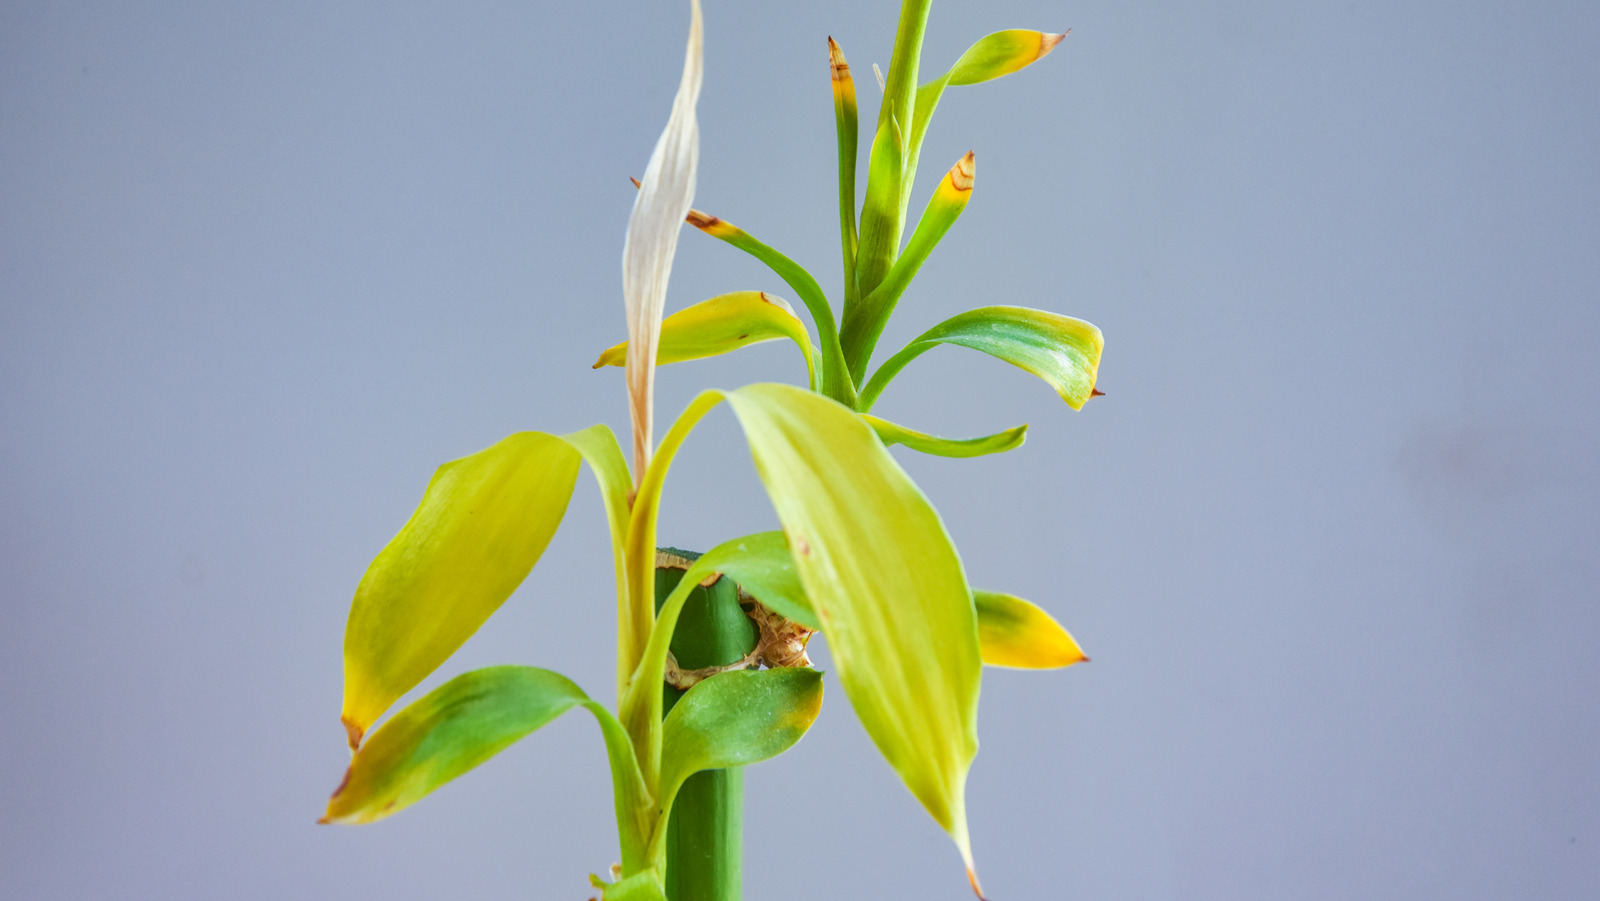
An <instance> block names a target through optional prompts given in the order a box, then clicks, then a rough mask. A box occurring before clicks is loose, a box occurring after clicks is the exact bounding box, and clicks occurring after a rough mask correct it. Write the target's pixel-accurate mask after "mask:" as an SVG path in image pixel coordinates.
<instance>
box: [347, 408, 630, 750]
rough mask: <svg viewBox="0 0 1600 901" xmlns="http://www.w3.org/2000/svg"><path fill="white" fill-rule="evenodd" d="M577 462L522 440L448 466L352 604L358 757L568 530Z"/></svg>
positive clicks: (528, 437) (558, 443)
mask: <svg viewBox="0 0 1600 901" xmlns="http://www.w3.org/2000/svg"><path fill="white" fill-rule="evenodd" d="M578 462H579V454H578V452H577V451H575V450H574V449H573V447H572V445H571V444H569V443H568V442H567V441H566V440H565V439H563V438H560V437H557V436H555V435H547V434H545V433H543V432H519V433H517V434H515V435H512V436H510V437H508V438H506V439H504V440H502V441H500V442H499V443H497V444H495V445H494V446H492V447H489V448H487V449H485V450H482V451H479V452H478V453H476V454H473V455H471V456H469V457H463V458H462V459H460V460H455V461H453V462H450V463H446V464H444V465H443V466H441V467H439V470H438V471H437V472H436V473H435V474H434V476H433V480H432V481H431V482H429V484H428V490H427V491H426V492H425V493H424V494H423V496H422V503H421V505H420V506H418V507H417V510H416V512H415V513H413V514H412V516H411V520H410V521H409V522H407V523H406V524H405V526H404V528H402V529H401V530H400V533H399V534H398V535H396V536H395V537H394V539H393V540H392V541H390V542H389V544H388V546H386V547H385V548H384V549H383V550H382V551H381V552H380V553H379V554H378V556H377V559H375V560H373V561H372V565H371V566H370V567H368V568H367V573H366V575H365V576H363V577H362V579H361V584H360V585H359V586H358V587H357V588H356V596H355V600H354V601H353V602H352V603H351V605H350V619H349V621H348V623H347V624H346V626H345V636H344V676H345V681H344V709H343V712H342V714H341V716H340V719H341V720H342V721H343V722H344V724H345V729H346V731H347V732H348V734H349V738H350V746H351V747H352V748H354V747H356V746H358V745H359V744H360V742H361V736H362V735H363V734H364V733H365V732H366V730H367V729H368V727H370V726H371V725H372V723H373V721H375V720H376V719H377V718H378V717H379V716H380V715H382V713H383V712H384V711H385V710H387V709H389V706H390V705H392V704H393V703H394V702H395V701H396V700H398V699H399V698H400V696H401V695H403V694H405V693H406V692H407V691H410V690H411V689H412V688H413V687H415V686H416V685H417V683H419V682H421V681H422V680H423V679H424V678H426V677H427V675H428V674H429V673H431V672H433V670H434V669H435V668H436V667H438V666H439V664H441V663H443V662H444V661H445V659H446V658H448V657H449V656H450V655H451V654H452V653H454V652H455V650H456V648H459V647H460V646H461V644H462V643H463V642H465V641H466V640H467V639H468V638H470V637H472V634H473V633H474V632H476V631H478V627H479V626H482V625H483V623H484V621H485V620H487V619H488V618H489V616H490V614H492V613H494V611H495V610H497V609H499V607H500V605H501V604H502V603H504V602H505V600H506V598H508V597H510V596H511V593H512V592H513V591H515V590H516V588H517V586H518V585H520V584H521V583H522V580H523V578H525V577H526V576H527V575H528V571H529V570H531V569H532V568H533V565H534V563H536V562H538V560H539V556H540V555H541V554H543V553H544V549H545V546H546V545H548V544H549V543H550V539H551V537H552V536H553V535H555V531H556V527H557V526H559V525H560V524H561V518H562V516H563V515H564V514H565V513H566V510H567V503H568V501H570V500H571V499H572V489H573V486H574V484H575V483H576V481H577V477H578ZM602 481H604V479H602Z"/></svg>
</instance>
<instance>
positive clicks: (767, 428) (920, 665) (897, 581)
mask: <svg viewBox="0 0 1600 901" xmlns="http://www.w3.org/2000/svg"><path fill="white" fill-rule="evenodd" d="M727 399H728V403H729V404H730V405H731V406H732V407H733V409H734V412H735V413H736V414H737V415H738V417H739V421H740V423H741V424H742V425H743V426H744V431H745V437H746V439H747V440H748V441H749V444H750V450H751V454H752V456H753V457H754V458H755V463H756V471H757V473H758V474H759V475H760V476H761V480H762V482H763V483H764V484H765V485H766V488H767V494H768V496H769V497H770V498H771V500H772V505H773V507H774V508H775V509H776V510H777V513H778V519H779V521H780V522H781V523H782V524H783V528H784V532H785V533H786V534H787V535H788V538H789V547H790V550H791V551H792V553H793V555H794V561H795V566H796V568H797V569H798V570H799V572H800V580H801V582H802V584H804V586H805V589H806V595H807V596H808V597H809V598H810V599H811V603H812V605H813V606H814V607H815V608H816V611H817V617H818V620H819V621H820V623H821V625H822V628H823V630H824V631H825V632H826V634H827V636H828V649H829V651H830V653H831V655H832V657H833V661H834V666H835V668H836V671H837V672H838V674H839V681H840V683H841V684H842V685H843V687H844V690H845V694H846V695H847V696H848V697H849V698H850V703H851V705H852V706H853V707H855V709H856V712H857V714H858V715H859V716H860V718H861V722H862V725H863V726H864V727H865V728H866V730H867V734H868V735H870V736H871V737H872V739H873V742H874V743H875V744H877V746H878V749H879V750H880V751H881V752H882V753H883V755H884V757H885V758H887V759H888V761H889V763H890V765H891V766H893V767H894V769H895V770H896V772H898V773H899V774H900V777H901V779H903V780H904V781H905V783H906V786H907V787H908V788H909V789H910V790H911V793H912V794H913V795H915V796H916V798H917V800H919V801H921V802H922V805H923V807H925V808H926V809H927V811H928V813H929V814H931V815H932V816H933V818H934V820H935V821H936V822H938V823H939V825H940V826H941V827H943V828H944V830H945V831H946V832H948V833H949V834H950V836H951V838H953V839H954V840H955V841H956V843H957V846H958V847H959V848H960V849H961V852H962V856H963V857H964V858H966V859H967V860H968V862H969V864H970V859H971V846H970V842H969V838H968V833H967V820H966V777H967V770H968V768H969V767H970V766H971V764H972V758H973V756H974V755H975V754H976V753H977V750H978V740H977V710H978V683H979V679H980V677H981V672H982V663H981V660H980V657H979V652H978V640H977V637H978V636H977V620H976V614H975V612H974V610H973V605H972V597H971V593H970V591H969V589H968V587H967V582H966V577H965V575H964V573H963V571H962V567H961V560H960V558H959V557H958V556H957V555H956V551H955V548H954V546H952V544H951V542H950V536H949V534H948V533H946V531H945V529H944V524H943V523H942V522H941V521H940V519H939V515H938V513H936V512H935V511H934V509H933V506H932V505H931V504H929V503H928V500H927V498H926V497H924V496H923V494H922V492H921V491H920V490H918V488H917V486H916V485H915V484H914V483H913V482H912V481H911V479H910V477H909V476H907V475H906V474H905V472H904V471H903V470H902V469H901V468H900V466H899V464H897V463H896V462H895V461H894V458H893V457H891V456H890V455H889V452H888V450H887V449H886V448H885V447H884V446H883V444H882V443H881V442H880V441H879V440H878V437H877V435H876V434H874V433H873V431H872V429H871V428H870V427H869V426H868V425H867V424H866V423H865V422H863V421H862V420H861V418H860V417H859V416H857V415H855V414H854V413H853V412H851V411H850V410H847V409H846V408H844V407H843V406H840V405H839V404H836V403H834V402H833V401H830V400H828V399H826V398H823V397H820V396H818V395H815V394H809V393H807V392H804V391H799V390H796V389H794V388H791V387H789V386H786V385H751V386H749V387H746V388H741V389H739V390H737V391H733V392H729V393H728V394H727Z"/></svg>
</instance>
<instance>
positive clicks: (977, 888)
mask: <svg viewBox="0 0 1600 901" xmlns="http://www.w3.org/2000/svg"><path fill="white" fill-rule="evenodd" d="M967 884H968V885H970V886H972V893H973V894H974V895H977V896H978V901H989V899H988V898H985V897H984V896H983V886H981V885H979V884H978V874H977V872H976V871H974V870H973V869H972V868H971V867H967Z"/></svg>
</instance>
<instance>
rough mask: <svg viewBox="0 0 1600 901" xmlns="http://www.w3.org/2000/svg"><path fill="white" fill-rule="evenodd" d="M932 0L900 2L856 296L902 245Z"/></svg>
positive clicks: (854, 365) (851, 337)
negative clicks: (914, 123)
mask: <svg viewBox="0 0 1600 901" xmlns="http://www.w3.org/2000/svg"><path fill="white" fill-rule="evenodd" d="M929 5H930V4H929V2H928V0H908V2H905V3H902V4H901V6H900V21H899V25H898V27H897V28H896V30H895V36H894V55H893V56H892V57H891V58H890V60H889V74H888V76H887V77H886V78H885V79H884V84H883V104H882V105H881V106H880V107H879V108H878V123H877V126H876V128H875V129H874V131H873V139H872V156H871V158H870V159H869V161H868V164H867V191H866V197H865V198H864V199H863V201H862V205H861V236H860V243H859V245H858V247H857V251H856V282H857V287H858V296H860V297H865V296H866V295H868V294H870V293H872V290H873V289H874V288H876V287H878V282H879V281H881V280H882V279H883V276H884V274H885V273H887V272H888V271H889V266H890V265H892V264H893V263H894V259H895V256H896V255H897V254H898V252H899V250H900V237H901V234H902V232H903V231H904V229H905V219H906V203H907V201H908V200H909V199H910V196H911V181H912V178H913V177H914V176H915V174H916V167H915V163H914V162H913V160H912V159H911V157H910V155H909V153H908V149H909V147H908V139H909V138H910V136H911V134H910V128H911V120H912V116H913V115H914V114H915V105H916V90H917V72H918V69H919V68H920V66H921V64H922V38H923V35H924V34H925V33H926V32H927V28H928V8H929ZM855 321H856V313H855V311H854V310H853V309H852V308H850V307H846V308H845V311H844V324H843V326H842V335H843V342H844V350H845V358H846V359H847V360H848V361H849V362H850V366H851V371H852V373H856V374H857V381H859V373H860V372H861V371H862V370H863V369H864V368H865V366H866V362H865V361H864V360H861V361H858V360H857V356H856V355H857V354H858V353H859V350H858V349H856V348H855V347H854V345H856V344H857V342H858V340H859V339H858V338H857V337H856V334H855V333H856V330H857V328H858V327H857V326H856V325H855V324H854V323H855Z"/></svg>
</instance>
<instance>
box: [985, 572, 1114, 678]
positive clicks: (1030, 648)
mask: <svg viewBox="0 0 1600 901" xmlns="http://www.w3.org/2000/svg"><path fill="white" fill-rule="evenodd" d="M972 600H973V603H974V604H975V605H976V606H977V609H978V643H979V645H980V646H981V648H982V650H983V662H984V663H986V664H988V665H989V666H1006V667H1012V668H1015V669H1057V668H1059V667H1063V666H1071V665H1073V664H1074V663H1084V662H1086V661H1087V660H1088V659H1089V658H1088V657H1086V656H1084V653H1083V650H1082V649H1081V648H1079V647H1078V643H1077V642H1076V641H1074V640H1073V638H1072V635H1071V634H1069V633H1068V632H1067V630H1066V629H1063V628H1061V624H1060V623H1058V622H1056V621H1055V618H1054V617H1052V616H1051V615H1050V614H1048V613H1046V612H1044V611H1043V610H1041V609H1039V608H1038V607H1036V606H1034V605H1033V604H1030V603H1028V602H1027V601H1024V600H1023V599H1022V598H1019V597H1016V596H1014V595H1009V594H1000V593H998V592H993V591H978V590H974V591H973V592H972Z"/></svg>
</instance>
